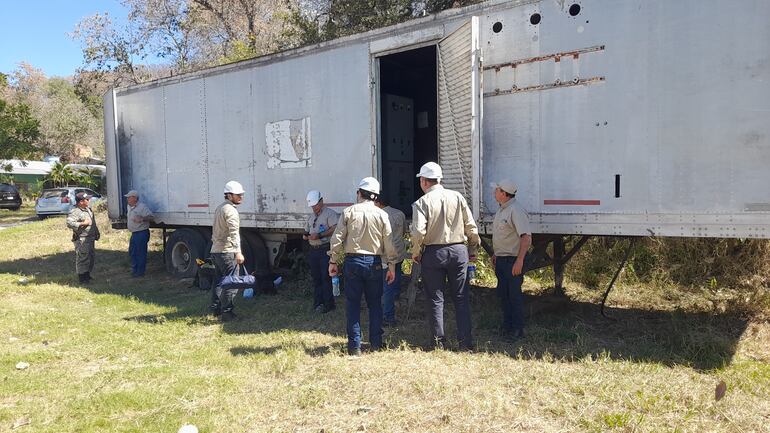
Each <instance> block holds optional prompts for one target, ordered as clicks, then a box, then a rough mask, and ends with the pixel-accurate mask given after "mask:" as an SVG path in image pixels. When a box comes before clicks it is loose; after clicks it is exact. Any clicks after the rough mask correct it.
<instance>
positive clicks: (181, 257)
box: [165, 229, 206, 278]
mask: <svg viewBox="0 0 770 433" xmlns="http://www.w3.org/2000/svg"><path fill="white" fill-rule="evenodd" d="M205 245H206V240H205V239H204V238H203V236H202V235H201V234H200V233H198V232H197V231H196V230H193V229H177V230H174V232H173V233H171V236H169V238H168V242H167V243H166V251H165V255H166V270H167V271H168V272H169V273H171V275H173V276H175V277H177V278H193V277H195V274H196V273H197V272H198V264H197V263H195V259H202V258H203V257H204V251H203V250H204V247H205Z"/></svg>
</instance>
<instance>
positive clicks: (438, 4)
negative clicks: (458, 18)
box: [425, 0, 483, 14]
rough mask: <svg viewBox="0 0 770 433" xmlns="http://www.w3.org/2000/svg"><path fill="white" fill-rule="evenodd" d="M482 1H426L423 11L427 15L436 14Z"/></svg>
mask: <svg viewBox="0 0 770 433" xmlns="http://www.w3.org/2000/svg"><path fill="white" fill-rule="evenodd" d="M482 1H483V0H427V1H426V2H425V10H426V11H427V12H428V13H432V14H433V13H437V12H441V11H443V10H446V9H452V8H458V7H464V6H468V5H472V4H476V3H481V2H482Z"/></svg>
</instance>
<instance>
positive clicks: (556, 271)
mask: <svg viewBox="0 0 770 433" xmlns="http://www.w3.org/2000/svg"><path fill="white" fill-rule="evenodd" d="M574 238H576V236H564V235H548V234H536V235H534V236H533V238H532V253H530V259H529V263H527V264H525V266H526V270H527V272H528V271H532V270H535V269H540V268H544V267H546V266H553V292H554V294H555V295H557V296H565V293H564V268H565V267H566V265H567V262H569V260H570V259H571V258H572V256H574V255H575V254H576V253H577V252H578V251H580V248H581V247H582V246H583V245H584V244H585V243H586V242H587V241H588V239H590V238H591V236H580V238H579V239H577V240H574ZM548 244H553V248H552V249H551V251H552V254H549V253H548ZM568 244H569V245H570V250H569V251H568V252H567V248H566V247H567V245H568Z"/></svg>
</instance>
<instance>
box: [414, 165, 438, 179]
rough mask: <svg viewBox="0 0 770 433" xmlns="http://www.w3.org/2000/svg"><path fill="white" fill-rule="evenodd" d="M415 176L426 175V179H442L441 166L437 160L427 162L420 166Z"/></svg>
mask: <svg viewBox="0 0 770 433" xmlns="http://www.w3.org/2000/svg"><path fill="white" fill-rule="evenodd" d="M415 177H424V178H426V179H441V178H442V177H443V176H442V175H441V166H439V165H438V164H436V163H435V162H426V163H425V164H423V165H422V167H420V172H419V173H417V176H415Z"/></svg>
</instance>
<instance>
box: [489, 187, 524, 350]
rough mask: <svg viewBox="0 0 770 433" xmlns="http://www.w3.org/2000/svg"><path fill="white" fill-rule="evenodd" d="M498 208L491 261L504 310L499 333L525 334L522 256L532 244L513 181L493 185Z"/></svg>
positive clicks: (501, 305)
mask: <svg viewBox="0 0 770 433" xmlns="http://www.w3.org/2000/svg"><path fill="white" fill-rule="evenodd" d="M492 186H493V187H494V188H495V200H496V201H497V202H498V203H499V204H500V209H498V210H497V213H495V219H494V222H493V223H492V248H493V250H494V253H495V254H494V255H493V256H492V264H493V265H494V266H495V274H496V275H497V295H498V296H499V297H500V307H501V308H502V310H503V324H502V326H501V327H500V332H501V334H502V335H503V336H508V337H512V338H522V337H524V295H523V294H522V293H521V284H522V283H523V282H524V259H525V256H526V254H527V250H528V249H529V246H530V244H531V243H532V235H531V234H532V232H531V231H530V229H529V216H528V215H527V211H526V210H524V208H522V207H521V205H519V203H518V202H517V201H516V190H517V188H516V184H515V183H513V181H511V180H504V181H502V182H499V183H496V184H492Z"/></svg>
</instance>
